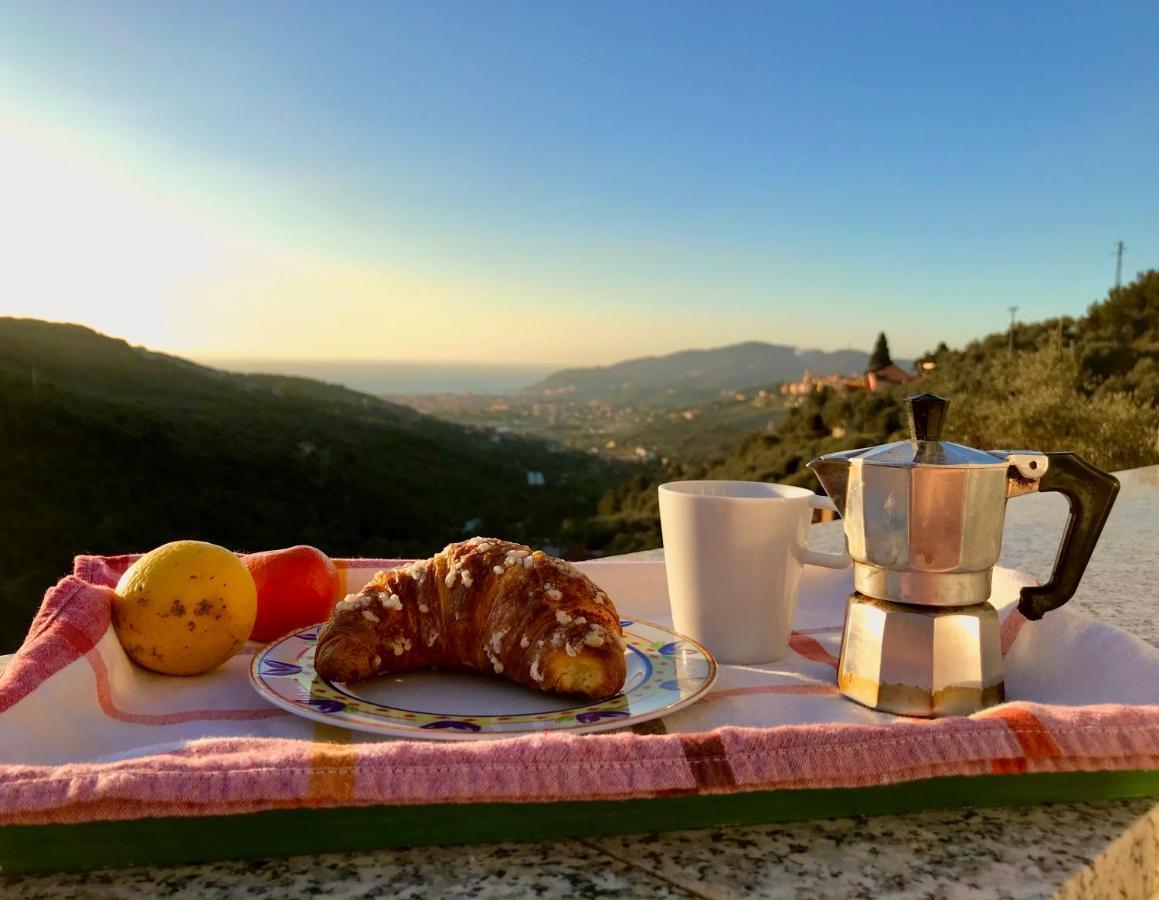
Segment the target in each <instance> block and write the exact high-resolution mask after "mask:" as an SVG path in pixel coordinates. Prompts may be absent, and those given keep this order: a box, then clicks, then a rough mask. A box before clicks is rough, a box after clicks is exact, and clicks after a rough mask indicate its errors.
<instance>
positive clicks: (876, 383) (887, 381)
mask: <svg viewBox="0 0 1159 900" xmlns="http://www.w3.org/2000/svg"><path fill="white" fill-rule="evenodd" d="M916 377H917V376H915V375H911V374H910V373H909V372H907V371H905V369H901V368H899V367H898V366H895V365H894V364H893V363H890V364H889V365H888V366H882V367H881V368H880V369H874V370H873V371H872V372H866V373H865V378H866V381H868V383H869V389H870V390H871V391H876V390H877V389H878V388H888V387H893V386H894V385H895V384H909V383H910V382H911V381H913V380H914V379H915V378H916Z"/></svg>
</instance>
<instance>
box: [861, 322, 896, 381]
mask: <svg viewBox="0 0 1159 900" xmlns="http://www.w3.org/2000/svg"><path fill="white" fill-rule="evenodd" d="M892 365H893V359H892V357H890V355H889V341H887V340H886V339H885V332H884V331H883V332H881V334H879V335H878V336H877V343H876V344H874V345H873V355H872V356H870V357H869V367H868V368H867V369H866V370H865V371H867V372H876V371H877V370H878V369H884V368H885V367H886V366H892Z"/></svg>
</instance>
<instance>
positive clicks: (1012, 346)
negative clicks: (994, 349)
mask: <svg viewBox="0 0 1159 900" xmlns="http://www.w3.org/2000/svg"><path fill="white" fill-rule="evenodd" d="M1006 308H1007V309H1008V310H1010V342H1009V347H1008V349H1009V350H1010V355H1011V356H1013V355H1014V314H1015V313H1016V312H1018V307H1017V306H1008V307H1006Z"/></svg>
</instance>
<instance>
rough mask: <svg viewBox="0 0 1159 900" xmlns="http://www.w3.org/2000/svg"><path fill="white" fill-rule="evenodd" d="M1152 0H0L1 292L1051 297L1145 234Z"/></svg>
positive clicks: (240, 309) (202, 304) (141, 324)
mask: <svg viewBox="0 0 1159 900" xmlns="http://www.w3.org/2000/svg"><path fill="white" fill-rule="evenodd" d="M1157 33H1159V5H1156V4H1143V3H1140V4H1103V5H1099V6H1098V7H1096V5H1094V4H1082V5H1079V4H1070V3H1049V4H1046V3H1020V4H1009V3H1007V4H998V3H978V4H956V5H954V6H953V7H951V5H949V4H942V5H936V4H919V3H885V4H867V3H812V4H792V5H780V4H767V3H754V4H747V3H722V4H678V3H633V4H616V3H585V4H576V5H564V4H533V3H489V4H483V3H428V4H401V3H399V4H394V3H371V4H364V5H357V4H348V3H344V4H310V5H307V4H301V5H298V4H290V3H277V4H274V3H198V4H175V3H156V2H154V3H140V4H128V3H102V4H79V3H78V4H52V5H49V4H31V3H29V4H26V5H16V4H9V5H6V6H4V7H3V8H0V113H7V120H8V121H9V122H14V123H16V124H15V125H14V126H12V127H11V128H10V129H9V131H8V132H7V134H6V133H5V132H3V131H2V130H0V152H2V150H3V146H4V144H3V143H2V142H3V140H4V139H5V138H7V140H8V144H9V155H8V156H7V157H4V156H2V155H0V163H3V162H5V161H7V163H8V164H7V165H3V166H0V172H2V173H3V174H0V179H5V180H8V181H9V182H14V183H15V187H16V188H17V189H20V190H18V194H19V195H20V196H22V197H23V198H24V200H23V202H24V203H25V204H26V205H27V206H28V207H29V208H25V209H20V208H18V207H15V208H14V206H13V205H11V204H9V205H8V212H7V213H4V212H0V228H3V229H5V230H6V231H12V230H14V231H15V232H16V233H18V234H20V237H19V241H22V242H24V243H23V244H19V246H18V253H17V254H16V255H17V256H19V257H20V258H21V259H25V260H28V263H27V264H26V265H23V266H18V267H17V271H16V273H15V274H9V275H7V276H5V275H3V274H0V312H3V311H7V312H9V313H16V314H22V315H43V316H44V317H47V318H71V319H78V320H81V321H86V322H87V323H88V324H92V325H94V326H95V327H99V328H102V330H109V331H113V332H115V333H118V334H121V335H122V336H124V337H126V338H129V339H130V340H135V341H139V342H143V343H149V344H151V345H153V346H159V347H161V348H163V349H171V350H178V351H184V352H191V353H197V354H201V355H206V354H211V355H212V354H214V353H220V354H222V355H238V354H243V355H251V356H272V357H287V356H313V357H328V358H334V357H344V356H348V357H352V358H359V359H371V358H375V357H376V356H379V355H383V354H389V355H391V357H392V358H398V359H407V360H417V359H432V360H440V359H443V360H448V359H457V360H462V359H470V360H483V361H499V360H503V361H509V362H511V361H518V362H527V363H545V362H550V363H561V364H562V363H569V364H570V363H588V362H611V361H613V360H615V359H618V358H622V357H624V356H633V355H641V354H644V353H657V352H666V351H670V350H677V349H681V348H683V347H686V346H705V345H715V344H723V343H730V342H733V341H740V340H749V339H759V340H769V341H774V342H784V343H793V344H798V345H801V346H817V347H823V348H835V347H842V346H862V347H865V348H866V349H868V348H869V346H870V345H871V343H872V340H873V337H874V336H875V334H876V332H877V331H878V330H880V329H884V330H886V332H887V333H888V334H889V335H890V338H891V341H892V344H893V347H894V350H895V352H896V353H898V354H899V355H913V354H916V353H919V352H921V351H922V350H924V349H926V348H928V347H931V346H932V345H933V344H935V343H937V341H938V340H942V339H945V340H946V341H947V342H948V343H950V344H951V345H958V344H961V343H963V342H964V341H965V340H968V339H969V338H971V337H974V336H978V335H980V334H983V333H985V332H987V331H991V330H996V329H999V328H1001V327H1003V325H1004V323H1005V321H1006V319H1007V312H1006V307H1007V306H1009V305H1014V304H1016V305H1018V306H1019V308H1020V311H1019V318H1020V319H1025V320H1033V319H1038V318H1044V317H1048V316H1051V315H1055V314H1058V313H1069V314H1079V313H1081V312H1082V311H1083V310H1084V309H1085V308H1086V306H1087V305H1088V304H1089V303H1090V302H1091V301H1093V300H1095V299H1098V298H1099V297H1100V296H1102V295H1103V294H1105V291H1106V289H1107V288H1108V287H1109V285H1110V282H1111V279H1112V277H1113V267H1114V260H1113V258H1112V255H1111V251H1112V245H1113V243H1114V241H1116V240H1119V239H1122V240H1124V241H1125V242H1126V244H1127V253H1126V259H1125V270H1126V272H1127V273H1128V274H1133V273H1134V272H1135V271H1137V270H1140V269H1144V268H1147V267H1149V266H1153V265H1155V264H1156V263H1157V261H1159V216H1157V215H1156V210H1157V209H1159V202H1157V201H1159V167H1157V166H1156V165H1155V162H1154V159H1155V154H1156V147H1159V73H1157V71H1156V68H1155V66H1154V60H1153V54H1154V40H1153V39H1154V35H1155V34H1157ZM42 160H48V161H49V162H43V164H42ZM29 161H31V162H29ZM54 167H56V168H54ZM60 167H62V168H60ZM29 170H33V174H32V175H29V174H28V173H29ZM37 177H39V178H40V179H41V180H42V182H43V183H36V181H35V179H36V178H37ZM2 186H3V184H2V182H0V187H2ZM10 186H11V185H10ZM78 197H80V198H87V199H82V200H77V198H78ZM85 204H87V206H86V205H85ZM108 209H117V210H120V211H121V212H120V213H119V214H118V215H117V216H108V215H107V214H106V212H105V211H106V210H108ZM43 210H51V213H52V215H51V222H49V221H48V214H47V213H43ZM38 212H41V213H43V214H44V216H45V217H46V221H45V222H44V224H43V227H42V228H39V229H32V231H33V232H35V233H32V234H29V233H24V232H27V228H26V227H25V226H24V225H23V224H22V223H24V222H26V221H28V219H29V217H30V216H31V217H33V218H35V216H36V215H37V214H38ZM5 218H7V219H8V221H7V222H5ZM62 221H64V222H66V223H69V227H67V228H65V229H64V231H65V233H63V234H62V233H60V229H59V224H58V223H60V222H62ZM54 223H57V224H54ZM134 247H137V248H142V249H139V250H138V251H137V252H132V251H133V248H134ZM53 260H79V261H80V262H77V263H76V264H73V265H69V264H67V263H66V264H65V265H62V266H59V267H57V266H54V265H53V263H52V261H53ZM5 278H7V279H8V282H7V283H5V282H4V279H5ZM82 291H83V294H84V296H83V300H82V299H80V298H79V295H80V294H81V292H82Z"/></svg>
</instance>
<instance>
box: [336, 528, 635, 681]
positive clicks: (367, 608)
mask: <svg viewBox="0 0 1159 900" xmlns="http://www.w3.org/2000/svg"><path fill="white" fill-rule="evenodd" d="M429 666H439V667H442V668H450V669H467V670H472V671H477V672H489V673H495V674H498V675H502V676H503V677H505V678H509V679H511V680H512V681H516V682H518V683H520V684H523V685H526V686H527V687H531V688H538V689H539V690H543V691H551V692H556V693H565V694H583V695H586V696H588V697H591V698H593V699H605V698H607V697H611V696H613V695H614V694H616V693H618V692H619V691H620V690H621V689H622V688H623V686H624V678H625V675H626V671H627V665H626V663H625V660H624V640H623V632H622V630H621V628H620V616H619V613H618V612H617V611H616V607H615V606H614V605H613V603H612V601H611V599H609V598H608V596H607V594H605V593H604V592H603V591H601V590H600V589H599V588H598V587H596V585H595V584H593V583H592V581H591V579H589V578H588V577H587V576H586V575H584V574H583V573H582V572H580V571H579V570H578V569H577V568H575V567H574V566H572V565H570V564H568V563H566V562H564V561H563V560H559V559H555V558H554V557H551V556H548V555H546V554H545V553H543V552H542V551H538V550H536V551H534V552H533V551H532V550H531V549H529V548H528V547H525V546H523V545H522V544H513V543H510V542H508V541H500V540H495V539H489V538H472V539H471V540H469V541H463V542H462V543H458V544H450V545H448V546H447V547H446V548H445V549H444V550H443V551H442V552H440V553H437V554H436V555H435V556H434V557H432V558H431V559H424V560H418V561H417V562H413V563H410V564H408V565H405V566H401V567H399V568H395V569H389V570H387V571H384V572H379V573H378V574H377V575H376V576H375V577H374V578H373V579H372V580H371V582H370V583H369V584H368V585H367V586H366V587H365V588H363V589H362V591H361V592H360V593H359V594H354V595H351V596H348V597H347V598H346V599H345V600H343V601H342V602H340V603H339V604H338V605H337V606H336V607H335V608H334V612H333V614H332V615H331V617H330V619H329V621H327V622H326V624H325V625H324V626H323V627H322V629H321V631H320V632H319V634H318V643H317V650H316V652H315V656H314V667H315V670H316V671H317V672H318V674H319V675H321V676H322V677H324V678H329V679H331V680H333V681H359V680H361V679H363V678H369V677H371V676H373V675H379V674H384V673H389V672H402V671H406V670H409V669H417V668H425V667H429Z"/></svg>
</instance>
